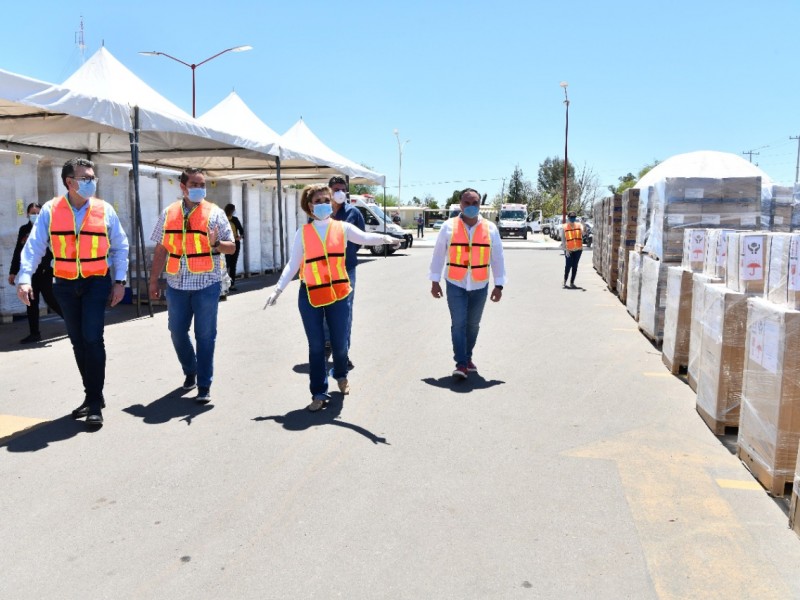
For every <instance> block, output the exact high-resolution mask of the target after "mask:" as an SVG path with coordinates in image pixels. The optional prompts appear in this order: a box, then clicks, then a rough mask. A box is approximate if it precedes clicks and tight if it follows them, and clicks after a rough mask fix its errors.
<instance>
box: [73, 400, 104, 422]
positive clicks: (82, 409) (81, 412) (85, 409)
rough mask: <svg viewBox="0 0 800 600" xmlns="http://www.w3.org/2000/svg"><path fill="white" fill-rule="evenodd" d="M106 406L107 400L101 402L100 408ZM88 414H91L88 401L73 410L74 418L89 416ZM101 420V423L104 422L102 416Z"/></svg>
mask: <svg viewBox="0 0 800 600" xmlns="http://www.w3.org/2000/svg"><path fill="white" fill-rule="evenodd" d="M105 407H106V402H105V400H103V402H102V404H100V408H105ZM88 414H89V405H88V404H87V403H86V402H84V403H83V404H81V405H80V406H79V407H78V408H76V409H75V410H73V411H72V418H73V419H82V418H83V417H85V416H87V415H88ZM100 422H101V423H102V422H103V420H102V417H101V419H100Z"/></svg>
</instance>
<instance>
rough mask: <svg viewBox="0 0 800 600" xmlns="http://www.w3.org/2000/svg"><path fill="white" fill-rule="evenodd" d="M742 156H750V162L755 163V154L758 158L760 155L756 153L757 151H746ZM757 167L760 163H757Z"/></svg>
mask: <svg viewBox="0 0 800 600" xmlns="http://www.w3.org/2000/svg"><path fill="white" fill-rule="evenodd" d="M742 154H748V155H749V158H750V162H753V155H754V154H755V155H756V156H758V155H759V153H758V152H756V151H755V150H745V151H743V152H742ZM756 166H758V163H756Z"/></svg>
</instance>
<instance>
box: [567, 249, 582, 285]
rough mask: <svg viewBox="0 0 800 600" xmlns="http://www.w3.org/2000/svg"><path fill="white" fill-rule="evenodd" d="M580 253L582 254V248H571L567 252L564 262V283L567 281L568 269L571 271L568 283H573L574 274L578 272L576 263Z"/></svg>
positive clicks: (578, 260) (579, 258)
mask: <svg viewBox="0 0 800 600" xmlns="http://www.w3.org/2000/svg"><path fill="white" fill-rule="evenodd" d="M581 254H583V250H573V251H572V252H570V253H569V256H567V257H566V261H565V263H564V283H567V277H569V274H570V271H572V279H571V280H570V283H573V284H574V283H575V275H577V274H578V263H579V262H580V260H581Z"/></svg>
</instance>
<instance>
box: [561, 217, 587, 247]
mask: <svg viewBox="0 0 800 600" xmlns="http://www.w3.org/2000/svg"><path fill="white" fill-rule="evenodd" d="M564 241H565V242H566V246H567V250H569V251H570V252H572V251H574V250H583V227H581V224H580V223H570V222H569V221H567V222H566V223H564Z"/></svg>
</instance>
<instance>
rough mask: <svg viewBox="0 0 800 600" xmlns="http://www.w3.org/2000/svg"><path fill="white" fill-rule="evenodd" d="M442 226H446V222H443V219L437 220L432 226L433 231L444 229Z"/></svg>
mask: <svg viewBox="0 0 800 600" xmlns="http://www.w3.org/2000/svg"><path fill="white" fill-rule="evenodd" d="M442 225H444V221H442V220H441V219H438V220H436V221H434V222H433V224H432V225H431V227H432V228H433V229H436V230H439V229H441V228H442Z"/></svg>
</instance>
